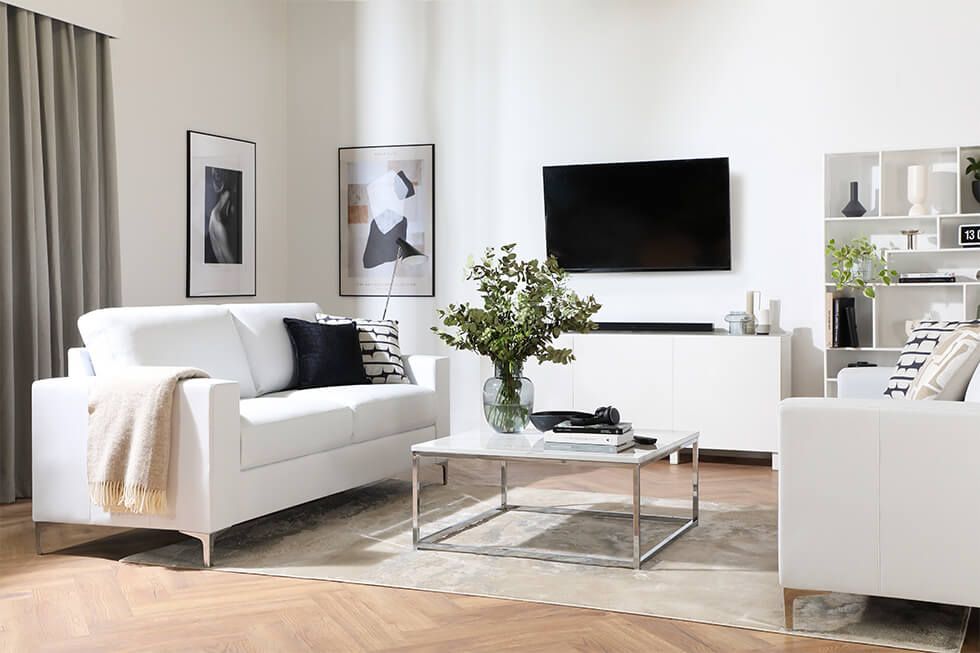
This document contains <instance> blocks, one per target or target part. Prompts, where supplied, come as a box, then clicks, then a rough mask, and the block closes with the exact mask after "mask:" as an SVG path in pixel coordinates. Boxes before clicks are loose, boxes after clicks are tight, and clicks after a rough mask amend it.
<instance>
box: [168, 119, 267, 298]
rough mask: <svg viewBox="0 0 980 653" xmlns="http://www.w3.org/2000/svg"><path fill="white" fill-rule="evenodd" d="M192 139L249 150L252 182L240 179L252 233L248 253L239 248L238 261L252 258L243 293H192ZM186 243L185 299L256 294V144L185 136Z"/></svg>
mask: <svg viewBox="0 0 980 653" xmlns="http://www.w3.org/2000/svg"><path fill="white" fill-rule="evenodd" d="M195 136H201V137H206V138H213V139H220V140H223V141H228V142H229V143H237V144H244V145H247V146H250V149H251V178H250V179H248V177H247V176H246V175H245V174H244V171H243V172H242V177H243V182H242V184H243V187H244V189H248V187H249V186H248V184H249V183H250V184H251V197H252V201H251V204H252V216H251V222H252V225H251V226H252V229H251V233H250V235H251V249H250V251H246V250H245V248H244V245H243V244H240V248H241V257H242V259H243V263H244V259H245V257H246V255H249V254H250V258H251V264H250V267H251V275H250V277H251V279H250V281H251V288H250V290H248V291H245V292H206V293H201V292H195V290H194V287H193V286H194V283H193V282H194V265H193V263H194V260H193V258H192V244H193V242H194V226H195V218H194V215H193V213H194V211H193V208H194V193H193V180H192V173H193V158H194V152H193V141H194V137H195ZM186 148H187V149H186V159H185V164H186V170H185V174H186V180H185V181H186V186H187V194H186V210H187V218H186V227H187V229H186V240H185V268H184V269H185V284H184V296H185V297H186V298H188V299H200V298H220V297H255V296H256V295H257V293H258V156H257V150H258V147H257V145H256V143H255V141H250V140H247V139H244V138H236V137H234V136H223V135H221V134H212V133H209V132H204V131H198V130H194V129H188V130H187V133H186ZM244 189H243V192H244Z"/></svg>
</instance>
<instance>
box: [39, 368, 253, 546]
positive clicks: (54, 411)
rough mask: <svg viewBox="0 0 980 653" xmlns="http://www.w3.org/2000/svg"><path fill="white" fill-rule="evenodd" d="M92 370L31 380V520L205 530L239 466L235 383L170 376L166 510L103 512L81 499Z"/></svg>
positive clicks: (231, 495)
mask: <svg viewBox="0 0 980 653" xmlns="http://www.w3.org/2000/svg"><path fill="white" fill-rule="evenodd" d="M97 378H98V377H94V376H78V377H63V378H56V379H45V380H43V381H36V382H35V383H34V385H33V388H32V422H33V424H32V469H33V513H34V520H35V521H39V522H65V523H72V524H106V525H120V526H135V525H140V526H148V527H156V528H168V529H174V530H188V531H199V532H213V531H212V527H213V526H214V525H215V524H220V522H221V521H222V519H224V518H225V517H226V516H228V517H229V518H230V516H231V515H233V514H234V501H235V494H236V492H235V486H234V482H235V474H237V473H238V470H239V467H240V464H239V462H240V461H239V449H240V435H239V433H240V414H239V398H238V393H239V389H238V383H237V382H235V381H223V380H220V379H188V380H186V381H181V382H180V383H178V384H177V389H176V391H175V393H176V394H175V396H174V407H173V410H174V414H173V423H172V424H173V425H172V429H173V430H172V440H171V456H170V471H169V475H168V481H167V484H168V487H167V503H168V506H169V511H168V514H166V515H160V516H156V515H153V516H143V515H130V514H126V513H112V514H110V513H107V512H105V511H103V510H101V509H99V508H96V507H95V506H93V505H92V504H91V502H90V501H89V493H88V471H87V446H88V398H89V391H90V389H91V387H92V384H94V383H95V382H96V380H97ZM229 523H230V522H229ZM225 525H227V524H225ZM222 527H223V526H221V525H217V526H214V529H215V530H216V529H217V528H222Z"/></svg>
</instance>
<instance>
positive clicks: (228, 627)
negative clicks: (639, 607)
mask: <svg viewBox="0 0 980 653" xmlns="http://www.w3.org/2000/svg"><path fill="white" fill-rule="evenodd" d="M557 470H558V472H559V473H557V474H556V473H555V471H556V468H549V469H548V472H549V473H551V474H552V475H550V476H546V477H543V478H539V474H540V473H541V470H534V469H531V468H528V467H521V466H513V467H512V468H511V478H512V480H513V482H515V483H529V482H531V480H532V479H537V480H536V481H535V483H536V484H538V485H541V486H548V487H564V488H573V489H597V490H599V489H601V490H603V491H607V492H611V491H621V492H623V493H626V492H627V491H628V489H629V481H628V479H627V478H626V475H623V474H621V473H619V474H617V472H616V471H615V470H605V469H596V468H580V467H575V466H572V465H567V466H562V467H560V468H557ZM494 471H495V470H490V469H488V468H484V467H482V466H479V465H468V466H463V465H458V466H456V467H454V468H453V469H452V472H451V475H452V480H451V482H455V481H461V482H478V481H486V482H492V480H491V479H493V478H494V475H493V473H494ZM701 478H702V496H703V498H704V499H705V500H706V501H721V502H728V503H745V504H759V503H774V502H775V495H776V474H775V473H773V472H771V471H770V470H769V469H768V467H761V466H749V465H735V464H718V463H706V464H703V465H702V477H701ZM644 482H645V484H646V485H645V493H646V492H649V494H650V496H653V495H654V494H655V493H659V495H660V496H676V497H683V496H685V493H687V492H688V491H689V483H690V468H689V466H687V465H682V466H679V467H668V466H667V465H666V464H664V465H655V466H653V467H652V468H651V469H650V473H649V474H648V475H647V476H646V477H645V479H644ZM91 531H92V529H83V528H73V527H63V528H60V529H58V531H57V532H56V533H55V534H54V539H53V540H52V541H51V542H48V543H46V545H47V546H48V547H53V546H59V545H64V544H66V543H70V542H72V541H73V540H76V539H80V538H81V539H86V538H90V537H91ZM104 532H105V531H96V533H98V534H103V533H104ZM174 537H181V536H174V535H171V534H166V533H122V534H119V535H114V536H113V537H111V538H107V539H102V540H100V541H97V542H94V543H89V544H86V545H82V546H78V547H75V548H72V549H69V550H66V551H61V552H59V553H54V554H49V555H45V556H40V557H39V556H36V555H35V554H34V536H33V524H32V522H31V515H30V503H29V502H20V503H16V504H13V505H9V506H0V651H4V652H6V651H11V652H16V653H21V652H27V651H453V652H456V651H726V652H727V651H759V652H762V651H784V650H785V651H799V652H806V653H810V652H815V651H840V652H844V651H848V652H850V651H853V652H855V653H858V652H870V651H875V650H885V649H875V648H873V647H867V646H853V645H845V644H838V643H834V642H825V641H820V640H814V639H806V638H797V637H787V636H782V635H775V634H770V633H758V632H752V631H747V630H739V629H735V628H724V627H719V626H709V625H705V624H697V623H684V622H680V621H671V620H667V619H655V618H650V617H638V616H633V615H623V614H615V613H608V612H600V611H595V610H583V609H577V608H563V607H557V606H550V605H538V604H531V603H522V602H518V601H506V600H498V599H485V598H476V597H466V596H453V595H449V594H439V593H434V592H419V591H411V590H398V589H389V588H383V587H369V586H361V585H348V584H343V583H331V582H324V581H304V580H296V579H288V578H270V577H262V576H249V575H238V574H228V573H219V572H210V571H172V570H168V569H160V568H155V567H140V566H135V565H127V564H122V563H118V562H116V561H115V560H116V559H118V558H119V557H120V556H122V555H125V554H126V553H128V552H131V551H135V550H139V549H140V548H146V547H149V546H153V545H156V544H159V543H163V542H166V541H167V540H168V539H170V538H174ZM733 600H737V598H735V597H733ZM976 631H977V626H976V624H975V623H974V625H973V626H972V627H971V631H970V638H969V641H968V645H967V648H966V649H965V650H968V651H976V650H977V648H976Z"/></svg>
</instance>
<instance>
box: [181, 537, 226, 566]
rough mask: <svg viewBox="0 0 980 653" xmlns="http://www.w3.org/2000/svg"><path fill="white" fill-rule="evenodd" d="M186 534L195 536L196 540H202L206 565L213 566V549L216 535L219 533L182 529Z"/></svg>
mask: <svg viewBox="0 0 980 653" xmlns="http://www.w3.org/2000/svg"><path fill="white" fill-rule="evenodd" d="M181 533H183V534H184V535H187V536H188V537H193V538H194V539H195V540H200V541H201V547H202V553H203V557H204V566H205V567H210V566H211V551H212V549H214V537H215V535H217V533H195V532H193V531H181Z"/></svg>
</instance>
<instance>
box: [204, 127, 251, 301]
mask: <svg viewBox="0 0 980 653" xmlns="http://www.w3.org/2000/svg"><path fill="white" fill-rule="evenodd" d="M255 277H256V268H255V143H253V142H251V141H246V140H242V139H238V138H228V137H224V136H215V135H213V134H204V133H201V132H196V131H188V132H187V296H188V297H233V296H254V295H255Z"/></svg>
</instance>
